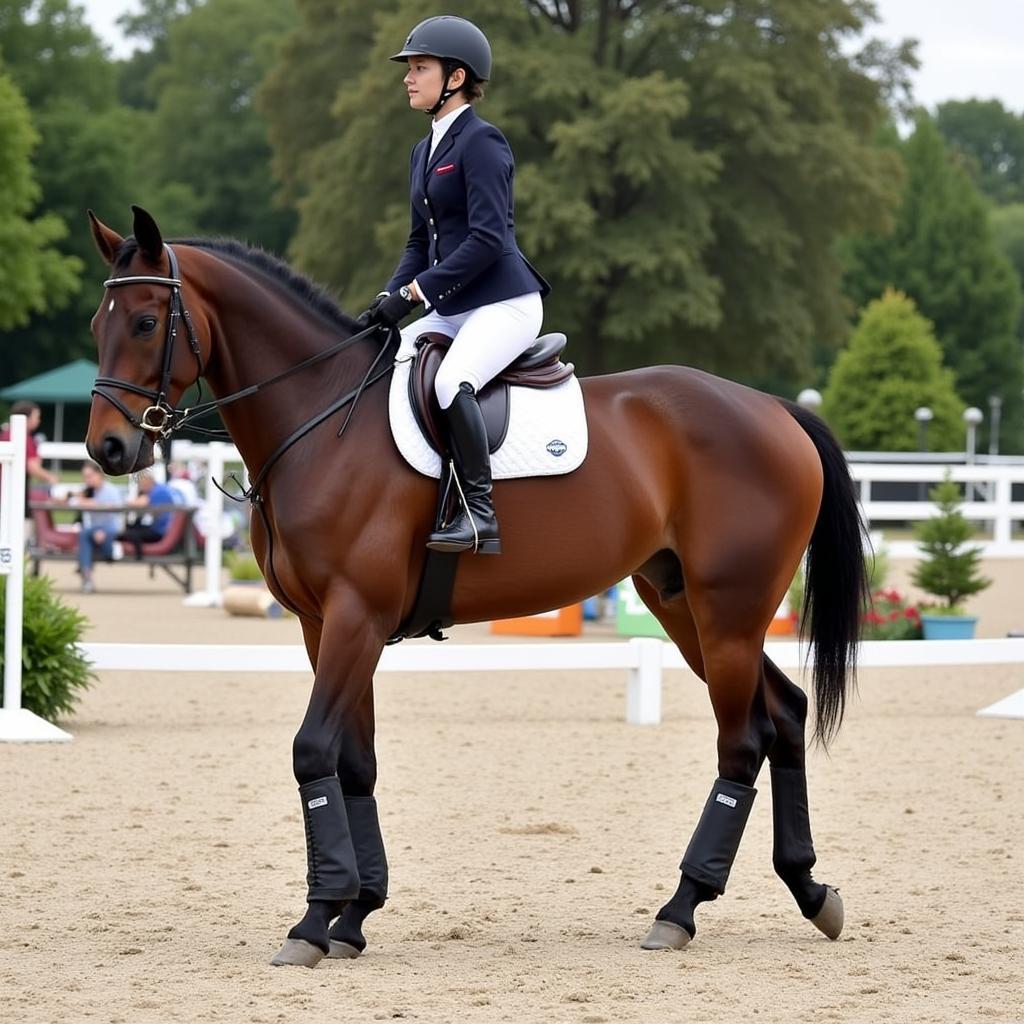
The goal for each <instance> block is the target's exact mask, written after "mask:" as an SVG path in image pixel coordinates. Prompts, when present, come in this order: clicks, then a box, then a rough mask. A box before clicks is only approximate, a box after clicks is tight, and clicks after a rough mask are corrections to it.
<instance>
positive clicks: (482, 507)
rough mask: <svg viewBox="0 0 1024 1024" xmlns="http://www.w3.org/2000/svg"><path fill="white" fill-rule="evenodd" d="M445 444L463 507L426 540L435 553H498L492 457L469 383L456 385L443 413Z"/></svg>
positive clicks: (480, 413) (499, 552) (473, 392)
mask: <svg viewBox="0 0 1024 1024" xmlns="http://www.w3.org/2000/svg"><path fill="white" fill-rule="evenodd" d="M444 412H445V419H446V420H447V422H448V442H449V446H450V447H451V450H452V456H453V458H454V460H455V473H456V478H455V483H456V486H457V487H458V488H459V490H460V492H461V495H462V508H461V509H460V511H459V514H458V515H457V516H456V517H455V520H454V521H453V522H451V523H449V524H448V526H446V527H445V528H444V529H443V530H438V531H437V532H436V533H432V534H431V535H430V536H429V537H428V538H427V547H428V548H432V549H433V550H434V551H453V552H455V551H474V552H476V553H477V554H479V555H499V554H501V539H500V538H499V537H498V520H497V517H496V515H495V513H494V502H493V500H492V498H491V457H490V453H489V452H488V450H487V428H486V426H485V425H484V417H483V413H482V412H481V411H480V406H479V404H478V403H477V400H476V392H475V391H474V390H473V385H472V384H467V383H462V384H460V385H459V393H458V394H457V395H456V396H455V399H454V401H453V402H452V404H451V405H450V406H449V407H448V408H447V409H446V410H445V411H444Z"/></svg>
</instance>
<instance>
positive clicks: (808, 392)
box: [796, 388, 821, 412]
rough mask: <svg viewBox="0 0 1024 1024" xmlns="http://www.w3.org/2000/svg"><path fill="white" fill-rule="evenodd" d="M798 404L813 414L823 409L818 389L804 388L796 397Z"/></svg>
mask: <svg viewBox="0 0 1024 1024" xmlns="http://www.w3.org/2000/svg"><path fill="white" fill-rule="evenodd" d="M796 404H797V405H802V406H803V407H804V408H805V409H810V410H811V412H817V411H818V409H820V408H821V392H820V391H818V390H817V389H816V388H804V389H803V391H801V392H800V394H799V395H797V396H796Z"/></svg>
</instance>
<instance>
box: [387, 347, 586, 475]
mask: <svg viewBox="0 0 1024 1024" xmlns="http://www.w3.org/2000/svg"><path fill="white" fill-rule="evenodd" d="M411 367H412V363H411V361H409V360H403V361H402V362H396V363H395V372H394V374H393V376H392V378H391V393H390V395H389V397H388V411H389V415H390V417H391V433H392V435H393V436H394V438H395V444H396V445H397V446H398V450H399V451H400V452H401V453H402V458H404V459H405V461H406V462H408V463H409V465H410V466H412V468H413V469H415V470H416V471H417V472H418V473H422V474H423V475H424V476H432V477H434V479H435V480H436V479H438V478H439V477H440V476H441V458H440V456H439V455H438V454H437V452H435V451H434V449H433V448H431V447H430V445H429V444H428V443H427V439H426V438H425V437H424V436H423V433H422V431H421V430H420V428H419V424H417V422H416V417H415V416H414V415H413V412H412V408H411V407H410V405H409V371H410V369H411ZM586 455H587V413H586V410H585V409H584V407H583V390H582V388H580V382H579V381H578V380H577V379H576V378H575V377H570V378H569V379H568V380H567V381H563V382H562V383H561V384H557V385H555V387H553V388H519V387H513V388H510V389H509V421H508V432H507V433H506V435H505V440H504V441H503V442H502V444H501V447H500V448H499V449H498V450H497V451H496V452H495V453H494V454H493V455H492V456H491V475H492V476H493V477H494V479H495V480H511V479H513V478H515V477H524V476H558V475H560V474H562V473H571V472H572V471H573V470H574V469H578V468H579V467H580V466H581V465H582V463H583V460H584V459H585V458H586Z"/></svg>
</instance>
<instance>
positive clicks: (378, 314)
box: [371, 288, 419, 327]
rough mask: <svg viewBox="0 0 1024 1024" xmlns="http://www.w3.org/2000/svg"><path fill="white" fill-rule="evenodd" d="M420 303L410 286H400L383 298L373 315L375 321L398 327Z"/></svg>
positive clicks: (385, 325) (383, 324)
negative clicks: (413, 295) (414, 296)
mask: <svg viewBox="0 0 1024 1024" xmlns="http://www.w3.org/2000/svg"><path fill="white" fill-rule="evenodd" d="M418 305H419V303H418V302H417V300H416V299H414V298H413V297H412V292H411V291H410V290H409V289H408V288H399V289H398V291H397V292H392V293H391V294H390V295H389V296H388V297H387V298H386V299H383V300H382V301H381V304H380V305H379V306H377V308H376V309H375V310H374V311H373V313H372V314H371V315H372V317H373V320H374V322H376V323H378V324H381V325H382V326H384V327H397V326H398V324H399V321H401V320H404V319H405V318H406V317H407V316H408V315H409V314H410V313H411V312H412V311H413V309H415V307H416V306H418Z"/></svg>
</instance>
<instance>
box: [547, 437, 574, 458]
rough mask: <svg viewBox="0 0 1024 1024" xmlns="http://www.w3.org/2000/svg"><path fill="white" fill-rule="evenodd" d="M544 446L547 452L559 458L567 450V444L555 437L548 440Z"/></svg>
mask: <svg viewBox="0 0 1024 1024" xmlns="http://www.w3.org/2000/svg"><path fill="white" fill-rule="evenodd" d="M544 447H545V448H546V449H547V450H548V454H550V455H554V457H555V458H556V459H558V458H561V457H562V456H563V455H564V454H565V453H566V452H567V451H568V450H569V446H568V445H567V444H566V443H565V442H564V441H559V440H558V439H557V438H555V440H554V441H548V443H547V444H546V445H544Z"/></svg>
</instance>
